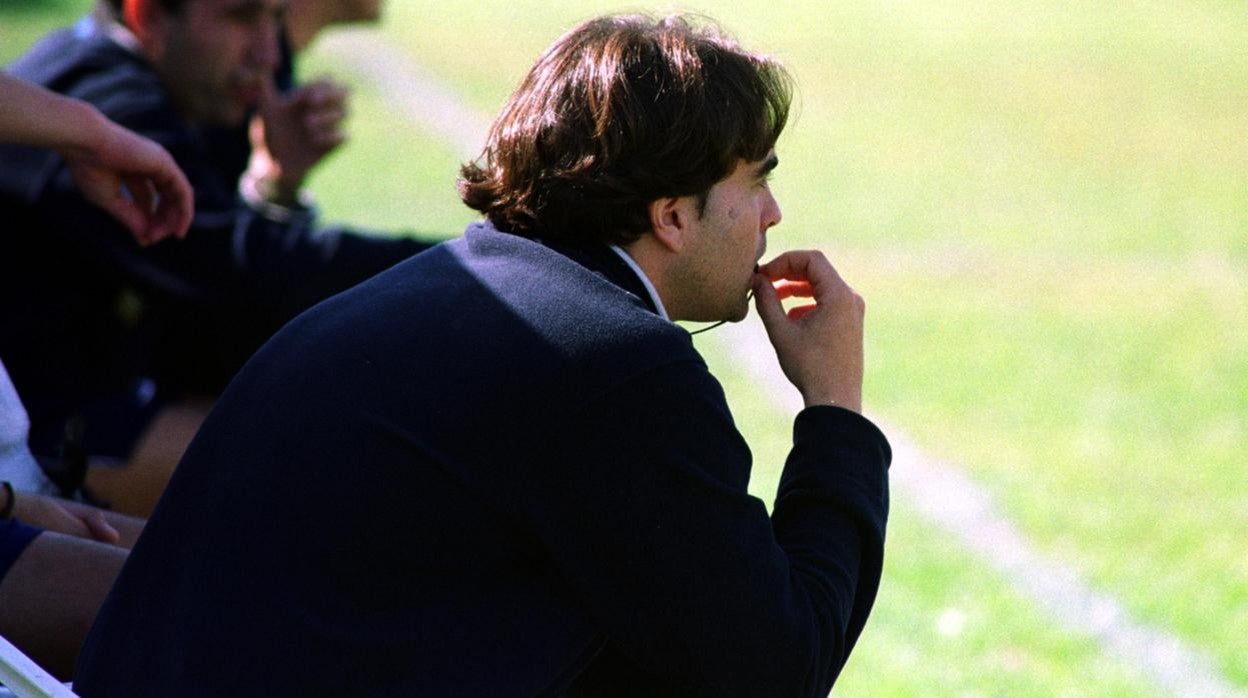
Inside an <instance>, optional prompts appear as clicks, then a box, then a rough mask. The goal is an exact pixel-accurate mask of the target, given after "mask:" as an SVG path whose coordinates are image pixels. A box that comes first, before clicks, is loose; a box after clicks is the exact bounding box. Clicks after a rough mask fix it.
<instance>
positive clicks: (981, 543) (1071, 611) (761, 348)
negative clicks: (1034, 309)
mask: <svg viewBox="0 0 1248 698" xmlns="http://www.w3.org/2000/svg"><path fill="white" fill-rule="evenodd" d="M321 49H323V50H325V51H327V52H328V53H329V54H330V55H332V56H333V57H334V58H335V60H338V61H340V62H342V63H344V64H345V65H346V66H347V67H348V68H349V69H350V70H352V71H354V72H357V73H359V74H360V75H361V76H363V77H364V78H365V79H366V80H368V81H369V82H371V83H373V84H374V85H376V86H377V87H378V88H379V90H380V91H381V93H382V94H383V95H384V96H385V97H386V98H387V99H388V100H389V101H390V102H391V104H392V105H394V106H396V107H398V108H399V109H400V110H402V111H403V113H405V114H406V115H407V116H408V117H409V118H410V119H411V120H412V121H413V122H415V123H418V124H419V125H420V126H421V127H423V128H426V129H428V130H431V131H433V132H434V133H436V134H438V135H439V136H440V137H442V138H443V139H445V140H446V141H448V142H450V143H453V144H454V145H455V146H456V147H457V148H459V149H460V151H461V153H462V154H464V155H465V156H466V157H475V156H476V155H477V154H478V152H479V151H480V148H481V144H482V143H483V140H484V134H485V133H486V131H487V130H488V127H489V119H488V118H487V117H485V116H482V115H481V114H479V113H478V112H476V111H475V110H474V109H472V108H471V107H468V106H467V105H465V104H464V103H463V101H462V100H460V98H459V97H458V96H457V94H456V93H455V91H454V90H453V89H451V88H450V87H449V86H447V85H445V84H443V83H442V82H441V81H440V80H438V79H436V78H435V77H433V76H432V75H430V74H429V73H428V72H427V71H425V70H424V69H423V68H421V67H420V65H418V64H417V63H416V62H415V61H413V60H412V59H410V58H409V57H408V56H407V55H406V54H405V53H404V52H403V51H402V50H400V49H398V48H397V47H395V46H393V45H392V44H390V43H389V42H387V41H386V40H385V39H382V38H381V37H379V36H378V35H377V34H376V33H375V32H369V31H367V30H354V31H336V32H333V33H332V34H331V35H330V36H327V37H326V38H325V39H323V40H322V42H321ZM716 332H717V334H718V335H719V336H718V337H716V339H717V340H719V341H723V342H725V343H726V344H727V346H728V348H729V350H730V351H731V352H732V354H733V356H734V358H736V359H737V361H739V362H741V363H742V364H743V365H744V366H745V367H746V368H747V369H748V370H749V372H750V373H751V374H752V375H753V376H754V378H755V380H756V381H758V382H759V384H760V385H761V386H762V390H761V391H760V392H762V393H763V394H764V395H766V396H768V397H769V398H771V400H772V401H773V403H774V404H775V405H776V406H777V407H778V408H780V409H783V410H785V411H787V412H789V413H790V414H796V413H797V411H798V410H800V409H801V407H802V401H801V397H800V396H799V395H798V394H797V391H796V390H795V389H794V388H793V387H792V385H790V384H789V382H788V380H786V379H785V378H784V375H783V374H782V373H781V371H780V367H779V365H778V364H777V363H776V360H775V353H774V352H773V351H772V348H771V344H770V343H769V342H768V340H767V336H766V334H765V333H764V332H763V329H762V326H761V325H760V324H759V323H758V321H757V320H756V319H750V320H747V321H746V322H742V323H738V324H736V325H726V326H724V327H723V328H721V329H719V330H716ZM886 431H887V432H888V435H889V441H890V442H891V443H892V446H893V466H892V470H891V473H890V477H891V481H892V485H893V490H894V491H895V492H897V493H899V494H901V495H902V496H903V497H905V498H907V499H909V500H910V501H912V502H913V503H914V505H915V506H916V508H917V509H918V510H919V511H920V512H922V513H923V514H924V515H926V516H927V517H928V518H930V519H931V520H932V521H933V522H935V523H937V524H938V525H940V526H941V527H942V528H944V529H945V530H946V531H948V532H949V533H950V534H952V535H953V536H954V537H955V538H956V539H958V541H959V542H961V544H962V545H963V546H964V547H965V548H966V549H967V550H969V551H971V552H972V553H973V554H975V555H976V556H977V557H979V558H980V559H981V560H983V561H984V562H985V563H986V564H987V565H988V566H990V567H992V568H993V569H995V570H997V571H998V572H999V573H1000V574H1001V575H1002V576H1004V577H1005V579H1006V580H1007V581H1008V582H1009V584H1010V585H1011V586H1012V587H1013V588H1014V589H1015V590H1016V591H1018V592H1019V593H1020V594H1022V595H1023V596H1025V597H1027V598H1030V599H1032V600H1033V601H1034V602H1035V603H1036V604H1037V605H1038V606H1039V607H1040V608H1042V609H1044V610H1045V611H1047V612H1048V613H1049V614H1051V615H1052V616H1053V618H1054V619H1055V620H1056V622H1057V623H1058V624H1059V625H1061V626H1063V627H1065V628H1066V629H1068V630H1071V631H1074V632H1077V633H1082V634H1087V635H1091V636H1093V637H1095V638H1096V639H1097V640H1098V641H1099V642H1100V644H1101V647H1102V649H1103V651H1104V652H1105V653H1106V654H1108V655H1111V656H1113V657H1115V658H1117V659H1119V660H1120V661H1122V662H1123V663H1124V664H1125V665H1127V666H1129V667H1132V668H1133V669H1134V670H1135V671H1136V672H1138V674H1139V675H1141V676H1144V677H1147V678H1148V679H1149V680H1151V681H1153V682H1155V683H1156V684H1157V686H1158V687H1159V688H1162V689H1164V690H1166V691H1169V692H1170V693H1172V694H1173V695H1176V696H1193V697H1197V696H1199V697H1200V698H1213V697H1225V698H1248V694H1245V693H1244V692H1242V691H1239V690H1238V689H1236V688H1235V687H1234V686H1232V685H1231V684H1230V683H1229V682H1228V681H1227V680H1226V679H1225V678H1223V677H1222V676H1221V675H1220V674H1219V672H1218V671H1217V669H1216V668H1215V667H1214V666H1213V664H1212V662H1211V661H1209V659H1208V658H1206V657H1205V656H1203V655H1202V654H1200V653H1198V652H1197V651H1195V650H1193V649H1191V648H1189V647H1188V646H1187V645H1186V643H1184V642H1183V641H1182V640H1181V639H1179V638H1178V637H1176V636H1174V635H1172V634H1170V633H1167V632H1165V631H1163V630H1159V629H1157V628H1153V627H1150V626H1147V625H1143V624H1141V623H1138V622H1136V621H1135V620H1133V619H1132V618H1130V617H1129V615H1128V614H1127V612H1126V610H1125V609H1124V608H1123V606H1122V604H1121V603H1119V602H1118V601H1117V600H1115V599H1114V598H1113V597H1112V596H1110V595H1107V594H1102V593H1098V592H1096V591H1093V590H1092V589H1090V588H1089V587H1088V586H1087V585H1086V584H1085V583H1084V582H1083V581H1082V580H1081V579H1080V577H1079V574H1078V573H1077V572H1076V571H1075V570H1073V569H1071V568H1070V567H1069V566H1066V565H1063V564H1061V563H1060V562H1056V561H1054V560H1051V559H1048V558H1046V557H1044V556H1043V555H1041V554H1040V553H1039V552H1037V551H1036V550H1035V549H1034V548H1033V546H1032V545H1031V544H1030V543H1029V542H1028V541H1027V539H1026V538H1025V537H1024V536H1023V534H1022V533H1021V532H1020V531H1019V530H1018V529H1017V527H1015V526H1014V524H1013V523H1012V522H1011V521H1010V520H1009V519H1007V518H1005V517H1004V516H1002V515H1001V514H1000V512H998V511H997V507H996V505H995V504H994V502H993V498H992V495H991V494H989V492H988V491H987V490H985V489H984V488H983V487H981V486H979V485H978V484H976V483H975V482H973V481H972V480H971V479H970V478H968V477H967V476H966V475H965V474H963V473H962V471H961V470H959V469H958V468H956V467H952V466H949V465H947V464H942V463H938V462H936V461H934V460H932V459H930V458H928V457H926V456H924V455H923V454H922V453H920V452H919V451H918V449H916V448H915V447H914V445H913V444H912V443H910V441H909V440H908V439H906V438H905V437H904V436H902V435H901V434H899V433H898V432H897V431H896V430H894V429H886Z"/></svg>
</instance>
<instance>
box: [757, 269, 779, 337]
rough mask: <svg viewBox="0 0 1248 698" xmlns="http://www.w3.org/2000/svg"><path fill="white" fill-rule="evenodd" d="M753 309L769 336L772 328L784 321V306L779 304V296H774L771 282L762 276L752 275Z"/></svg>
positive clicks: (774, 290) (774, 291) (774, 292)
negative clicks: (755, 310)
mask: <svg viewBox="0 0 1248 698" xmlns="http://www.w3.org/2000/svg"><path fill="white" fill-rule="evenodd" d="M754 307H755V308H757V309H758V316H759V317H760V318H762V320H763V327H766V328H767V334H771V332H772V328H773V327H776V326H777V324H778V323H779V322H781V321H783V320H784V306H783V305H781V304H780V296H779V295H777V294H776V289H775V287H774V286H772V285H771V280H770V279H768V278H767V277H766V276H764V275H762V274H755V275H754Z"/></svg>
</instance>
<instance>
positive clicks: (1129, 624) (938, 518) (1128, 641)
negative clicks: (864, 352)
mask: <svg viewBox="0 0 1248 698" xmlns="http://www.w3.org/2000/svg"><path fill="white" fill-rule="evenodd" d="M716 332H720V333H722V334H721V335H720V336H719V337H717V339H719V340H721V341H722V342H724V344H725V345H726V346H727V348H728V349H729V351H730V352H731V353H732V356H733V358H735V359H736V360H737V362H739V363H740V364H741V365H743V366H744V367H745V368H746V369H747V370H748V371H749V372H750V374H751V375H753V376H754V378H755V380H756V381H758V383H759V384H760V386H761V388H762V390H761V392H762V393H764V394H765V395H767V396H769V397H770V398H771V400H772V402H773V403H774V404H775V405H776V406H777V407H778V408H780V409H783V410H785V411H786V412H788V413H790V414H796V413H797V411H798V410H800V409H801V408H802V399H801V396H800V395H799V394H798V392H797V390H796V389H795V388H794V387H793V386H792V385H791V384H790V383H789V382H788V380H787V379H786V378H785V377H784V374H783V373H782V372H781V371H780V366H779V364H778V363H777V362H776V360H775V351H774V350H773V349H772V348H771V343H770V342H769V341H768V339H767V335H766V333H765V332H764V330H763V327H762V325H761V324H760V323H759V321H758V320H757V319H756V318H750V319H747V320H746V321H745V322H741V323H737V324H735V325H725V326H724V327H723V328H720V329H719V330H716ZM884 430H885V432H886V433H887V434H888V439H889V442H890V443H891V444H892V447H893V465H892V468H891V469H890V471H889V479H890V482H891V483H892V489H893V492H894V493H897V494H900V495H901V496H903V497H905V498H906V499H907V500H909V501H910V502H912V503H913V504H914V505H915V507H916V508H917V509H918V510H919V511H920V512H921V513H923V514H924V515H926V516H927V517H928V518H929V519H930V520H931V521H933V522H935V523H936V524H938V525H939V526H940V527H941V528H943V529H944V530H945V531H947V532H948V533H950V534H952V535H953V536H954V537H955V538H956V539H957V540H958V541H959V542H960V543H961V544H962V545H963V546H964V547H965V548H966V549H967V550H969V551H970V552H971V553H973V554H974V555H975V556H976V557H978V558H979V559H980V560H982V561H983V562H984V563H986V564H987V565H988V566H990V567H992V568H993V569H995V570H996V571H997V572H999V573H1000V574H1001V575H1002V576H1003V577H1004V578H1005V579H1006V581H1007V582H1008V583H1009V584H1010V586H1011V587H1013V589H1014V590H1015V591H1016V592H1018V593H1020V594H1021V595H1022V596H1024V597H1027V598H1029V599H1031V600H1032V601H1034V602H1035V603H1036V604H1037V605H1038V606H1039V607H1040V608H1042V609H1044V610H1045V611H1047V612H1048V613H1049V614H1050V615H1051V616H1052V617H1053V618H1054V619H1055V620H1056V621H1057V623H1058V624H1059V625H1060V626H1062V627H1064V628H1066V629H1068V630H1071V631H1074V632H1076V633H1080V634H1085V635H1091V636H1093V637H1095V638H1096V639H1097V641H1098V642H1099V643H1100V645H1101V648H1102V650H1103V651H1104V652H1105V653H1106V654H1108V655H1110V656H1112V657H1115V658H1116V659H1118V660H1120V661H1121V662H1123V663H1124V664H1125V665H1126V666H1129V667H1131V668H1132V669H1134V670H1135V671H1136V672H1137V673H1138V674H1139V675H1141V676H1143V677H1146V678H1147V679H1148V680H1150V681H1152V682H1153V683H1155V684H1156V685H1157V687H1158V688H1162V689H1164V690H1166V691H1168V692H1170V693H1171V694H1173V695H1176V696H1192V697H1193V698H1197V697H1200V698H1204V697H1205V696H1210V697H1212V696H1220V697H1225V698H1244V697H1245V696H1246V695H1248V694H1245V693H1243V692H1242V691H1239V690H1238V689H1236V688H1235V687H1234V686H1233V685H1231V684H1230V683H1229V682H1228V681H1227V680H1226V679H1225V678H1223V677H1222V676H1221V675H1220V673H1219V672H1218V670H1217V668H1216V667H1215V666H1214V665H1213V662H1212V661H1210V660H1209V658H1207V657H1206V656H1204V655H1203V654H1201V653H1199V652H1197V651H1196V650H1194V649H1192V648H1190V647H1188V646H1187V644H1186V643H1184V642H1183V641H1182V640H1181V639H1179V638H1178V637H1176V636H1174V635H1172V634H1170V633H1168V632H1166V631H1164V630H1160V629H1158V628H1154V627H1151V626H1148V625H1144V624H1142V623H1139V622H1137V621H1135V620H1134V619H1132V618H1131V617H1130V615H1129V614H1128V613H1127V611H1126V610H1125V609H1124V608H1123V606H1122V604H1121V603H1119V602H1118V601H1117V600H1116V599H1114V598H1113V597H1112V596H1110V595H1108V594H1103V593H1099V592H1096V591H1094V590H1092V589H1091V588H1089V587H1088V586H1087V585H1086V584H1085V583H1084V582H1083V580H1082V579H1080V577H1079V574H1078V573H1077V572H1076V571H1075V570H1074V569H1072V568H1070V567H1069V566H1067V565H1064V564H1062V563H1060V562H1057V561H1055V560H1052V559H1049V558H1046V557H1045V556H1044V555H1042V554H1040V553H1039V552H1038V551H1037V550H1036V549H1035V548H1034V547H1033V546H1032V545H1031V543H1030V542H1028V541H1027V539H1026V537H1025V536H1024V535H1023V534H1022V532H1020V531H1019V530H1018V528H1017V527H1016V526H1015V525H1014V524H1013V523H1012V522H1011V521H1010V520H1009V519H1008V518H1006V517H1004V516H1003V515H1002V514H1001V513H1000V512H999V511H998V510H997V507H996V505H995V503H994V502H993V497H992V495H991V494H990V493H989V492H988V491H987V490H986V489H984V488H983V487H981V486H980V485H978V484H976V483H975V482H974V481H972V480H971V479H970V478H969V477H967V476H966V475H965V474H964V473H963V472H962V471H961V469H959V468H956V467H952V466H950V465H948V464H944V463H939V462H937V461H935V460H932V459H931V458H928V457H927V456H925V455H923V454H922V453H920V452H919V450H918V449H917V448H915V446H914V444H913V443H911V442H910V440H909V439H907V438H906V437H905V436H903V435H901V434H900V433H899V432H898V431H897V430H895V429H892V428H889V427H885V428H884Z"/></svg>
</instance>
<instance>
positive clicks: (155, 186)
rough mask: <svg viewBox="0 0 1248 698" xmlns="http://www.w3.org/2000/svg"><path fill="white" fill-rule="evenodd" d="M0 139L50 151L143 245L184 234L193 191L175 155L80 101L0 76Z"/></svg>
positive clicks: (87, 193)
mask: <svg viewBox="0 0 1248 698" xmlns="http://www.w3.org/2000/svg"><path fill="white" fill-rule="evenodd" d="M0 95H3V97H4V98H3V99H0V142H10V143H21V144H24V145H32V146H37V147H43V148H51V149H53V150H55V151H57V152H58V153H60V154H61V156H62V157H64V158H65V161H66V163H67V164H68V166H69V170H70V172H71V174H72V175H73V178H74V182H75V183H76V184H77V186H78V188H79V189H80V190H81V191H82V193H83V195H84V196H85V197H86V198H87V199H88V200H90V201H91V202H92V203H93V204H95V205H97V206H99V207H100V208H103V209H104V210H106V211H108V212H109V213H110V214H112V215H113V216H114V217H115V218H117V219H118V220H119V221H121V222H122V223H123V224H125V226H126V227H127V228H128V229H129V230H130V232H131V233H132V234H133V235H134V237H135V239H137V240H138V241H139V242H140V243H143V244H150V243H153V242H156V241H158V240H161V239H164V238H166V237H168V236H170V235H176V236H179V237H180V236H183V235H185V234H186V231H187V228H189V227H190V224H191V215H192V209H193V196H192V193H191V187H190V184H189V183H188V182H187V180H186V177H185V176H184V175H183V174H182V172H181V171H180V170H179V169H178V167H177V165H176V164H174V161H173V158H171V157H170V156H169V154H168V153H167V152H165V150H164V149H163V148H161V147H160V146H159V145H157V144H156V143H154V142H152V141H150V140H148V139H146V138H143V137H141V136H138V135H136V134H134V133H132V132H130V131H128V130H127V129H125V128H122V127H121V126H118V125H116V124H114V123H112V122H111V121H109V120H108V119H107V118H105V117H104V116H103V115H102V114H100V112H99V111H98V110H97V109H95V108H94V107H92V106H91V105H89V104H86V103H85V102H81V101H79V100H76V99H70V98H67V97H62V96H60V95H57V94H55V93H53V92H50V91H48V90H46V89H44V88H42V87H39V86H37V85H32V84H30V83H27V82H25V81H23V80H20V79H18V78H15V77H13V76H10V75H5V74H3V73H0Z"/></svg>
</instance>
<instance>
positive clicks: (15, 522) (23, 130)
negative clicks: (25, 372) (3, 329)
mask: <svg viewBox="0 0 1248 698" xmlns="http://www.w3.org/2000/svg"><path fill="white" fill-rule="evenodd" d="M5 142H7V143H21V144H25V145H27V146H30V147H33V148H43V149H49V150H50V151H53V152H56V153H57V154H58V156H59V157H60V158H62V159H63V160H64V162H65V166H66V168H67V170H68V172H69V173H70V176H71V178H72V180H73V182H74V184H75V185H76V186H77V188H78V190H79V191H80V192H81V194H82V196H83V198H84V199H86V200H88V201H90V202H92V203H93V204H95V205H96V206H98V207H99V208H100V209H101V210H102V211H105V212H106V213H108V214H109V215H111V216H112V217H114V218H115V219H116V220H117V221H118V222H119V223H120V224H121V225H122V226H123V227H124V228H125V229H127V230H128V231H129V233H130V234H131V235H133V236H134V239H135V240H136V242H137V243H138V244H139V245H150V244H153V243H156V242H159V241H160V240H163V239H165V238H168V237H181V236H184V235H185V234H186V231H187V228H188V226H189V225H190V222H191V217H192V213H193V204H192V195H191V188H190V185H189V184H188V183H187V181H186V178H185V177H184V176H183V175H182V173H181V172H180V171H179V170H178V168H177V166H176V165H175V164H174V161H173V158H171V157H170V156H169V154H168V153H166V152H165V151H164V149H162V148H161V147H160V146H159V145H157V144H155V143H153V142H151V141H150V140H148V139H145V138H141V137H139V136H136V135H135V134H133V133H131V132H129V131H127V130H125V129H123V128H121V127H119V126H117V125H115V124H113V123H111V122H109V121H108V120H107V119H106V118H104V116H103V115H101V114H100V112H99V111H98V110H97V109H95V108H93V107H91V106H90V105H87V104H85V103H83V102H80V101H78V100H72V99H67V98H65V97H61V96H59V95H55V94H53V93H51V92H48V91H47V90H45V89H43V88H40V87H37V86H34V85H30V84H27V83H25V82H22V81H21V80H18V79H16V78H14V77H12V76H9V75H5V74H0V143H5ZM29 232H30V233H31V234H36V235H37V234H39V231H29ZM0 358H3V357H0ZM28 426H29V422H28V419H27V416H26V412H25V410H24V408H23V407H22V403H21V401H20V400H19V398H18V395H17V392H16V390H15V389H14V388H13V384H12V383H11V382H10V381H9V377H8V373H7V372H6V371H5V368H4V364H3V363H2V362H0V635H3V636H4V637H5V638H7V639H8V640H10V641H11V642H13V643H14V644H15V645H16V646H17V647H18V648H19V649H21V650H22V651H23V652H25V653H26V654H28V655H30V656H31V657H33V658H34V659H35V660H36V661H37V662H39V663H40V664H42V665H43V666H45V667H46V668H48V669H49V670H50V671H52V672H53V673H54V674H55V675H56V676H58V677H59V678H62V679H66V678H68V677H69V675H70V673H71V672H72V670H73V665H74V661H75V659H76V658H77V655H78V649H79V648H80V647H81V646H82V640H83V638H84V637H85V636H86V632H87V630H88V629H89V628H90V627H91V623H92V622H93V621H94V619H95V614H96V612H97V611H98V610H99V607H100V604H101V603H102V602H103V600H104V596H105V594H106V593H107V592H108V590H109V588H110V587H111V586H112V582H113V580H114V579H115V578H116V576H117V572H118V571H119V570H120V569H121V565H122V562H123V561H124V560H125V558H126V551H127V550H128V549H129V548H130V547H131V546H133V545H134V542H135V540H136V539H137V537H138V535H139V532H140V531H141V530H142V525H143V522H142V521H141V520H139V519H135V518H132V517H128V516H123V515H119V514H116V513H113V512H107V511H103V510H100V509H96V508H94V507H91V506H88V505H85V504H81V503H77V502H70V501H65V500H61V499H56V498H53V497H47V496H43V495H41V494H38V493H36V491H38V490H48V489H50V488H49V485H50V483H49V482H48V481H47V479H46V477H45V475H44V473H43V471H42V470H41V469H40V468H39V466H38V464H37V463H36V462H35V459H34V457H33V456H32V455H31V453H30V451H29V450H28V449H27V445H26V439H27V431H28Z"/></svg>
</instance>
